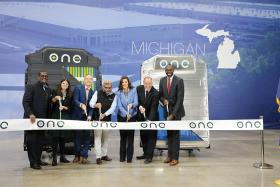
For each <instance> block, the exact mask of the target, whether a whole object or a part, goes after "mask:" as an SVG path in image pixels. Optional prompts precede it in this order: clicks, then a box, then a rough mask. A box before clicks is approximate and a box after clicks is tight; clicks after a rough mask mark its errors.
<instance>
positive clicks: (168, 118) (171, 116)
mask: <svg viewBox="0 0 280 187" xmlns="http://www.w3.org/2000/svg"><path fill="white" fill-rule="evenodd" d="M174 119H175V116H173V115H172V114H170V115H169V116H168V117H167V121H170V120H174Z"/></svg>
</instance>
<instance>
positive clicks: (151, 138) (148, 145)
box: [140, 130, 157, 159]
mask: <svg viewBox="0 0 280 187" xmlns="http://www.w3.org/2000/svg"><path fill="white" fill-rule="evenodd" d="M140 138H141V143H142V147H143V152H144V156H145V157H146V159H152V158H153V156H154V150H155V147H156V142H157V131H156V130H140Z"/></svg>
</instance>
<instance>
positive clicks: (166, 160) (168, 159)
mask: <svg viewBox="0 0 280 187" xmlns="http://www.w3.org/2000/svg"><path fill="white" fill-rule="evenodd" d="M171 161H172V160H171V158H170V157H167V158H166V159H165V160H164V161H163V162H164V163H166V164H168V163H170V162H171Z"/></svg>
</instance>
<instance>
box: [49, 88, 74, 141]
mask: <svg viewBox="0 0 280 187" xmlns="http://www.w3.org/2000/svg"><path fill="white" fill-rule="evenodd" d="M57 95H58V94H57V93H56V91H53V93H52V96H53V98H54V97H55V96H57ZM61 97H62V96H61ZM71 103H72V97H69V96H66V97H65V98H62V100H61V104H62V106H66V107H67V108H68V110H62V111H61V119H66V120H67V119H71ZM51 117H52V119H60V110H59V101H56V102H55V103H53V107H52V115H51ZM49 135H51V136H52V137H64V138H71V137H73V132H72V130H50V131H49Z"/></svg>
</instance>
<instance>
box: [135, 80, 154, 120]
mask: <svg viewBox="0 0 280 187" xmlns="http://www.w3.org/2000/svg"><path fill="white" fill-rule="evenodd" d="M137 95H138V105H139V106H140V105H141V106H142V107H144V108H145V109H146V110H145V115H146V119H145V118H144V115H143V114H141V112H140V110H139V109H138V113H137V120H138V121H145V120H149V121H158V120H159V114H158V102H159V94H158V91H157V90H156V89H155V88H154V87H152V88H151V90H150V92H149V93H148V94H147V95H146V97H145V88H144V86H143V85H140V86H138V87H137Z"/></svg>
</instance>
